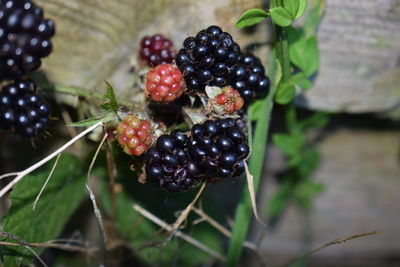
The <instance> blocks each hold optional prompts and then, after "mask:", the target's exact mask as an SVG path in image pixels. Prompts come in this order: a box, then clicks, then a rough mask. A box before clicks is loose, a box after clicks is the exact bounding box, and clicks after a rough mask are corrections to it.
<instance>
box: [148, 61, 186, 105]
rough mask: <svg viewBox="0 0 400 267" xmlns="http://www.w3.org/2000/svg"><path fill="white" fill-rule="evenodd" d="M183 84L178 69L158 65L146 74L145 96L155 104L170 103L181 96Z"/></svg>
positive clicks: (183, 88) (168, 65) (166, 65)
mask: <svg viewBox="0 0 400 267" xmlns="http://www.w3.org/2000/svg"><path fill="white" fill-rule="evenodd" d="M184 83H185V82H184V81H183V78H182V74H181V72H180V71H179V69H178V68H176V67H174V66H172V65H170V64H164V65H159V66H157V67H155V68H154V69H152V70H150V71H149V72H148V73H147V76H146V90H145V95H146V97H148V98H151V99H152V100H153V101H156V102H171V101H173V100H175V99H177V98H178V97H180V96H181V95H182V94H183V92H184V90H185V84H184Z"/></svg>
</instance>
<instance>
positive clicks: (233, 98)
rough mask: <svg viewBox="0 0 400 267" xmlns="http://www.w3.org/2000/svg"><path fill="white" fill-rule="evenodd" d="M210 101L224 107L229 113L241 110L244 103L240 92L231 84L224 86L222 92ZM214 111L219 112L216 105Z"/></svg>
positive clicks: (225, 111) (224, 110)
mask: <svg viewBox="0 0 400 267" xmlns="http://www.w3.org/2000/svg"><path fill="white" fill-rule="evenodd" d="M210 102H211V103H213V102H215V103H216V104H217V105H219V106H221V107H222V110H223V112H224V113H228V114H230V113H233V112H235V111H238V110H240V109H241V108H242V107H243V104H244V101H243V98H242V97H241V96H240V94H239V92H238V91H236V90H235V89H233V88H232V87H230V86H227V87H224V88H223V89H222V92H221V93H220V94H219V95H217V96H216V97H215V98H214V99H213V101H210ZM214 112H217V113H219V112H218V110H216V107H215V108H214Z"/></svg>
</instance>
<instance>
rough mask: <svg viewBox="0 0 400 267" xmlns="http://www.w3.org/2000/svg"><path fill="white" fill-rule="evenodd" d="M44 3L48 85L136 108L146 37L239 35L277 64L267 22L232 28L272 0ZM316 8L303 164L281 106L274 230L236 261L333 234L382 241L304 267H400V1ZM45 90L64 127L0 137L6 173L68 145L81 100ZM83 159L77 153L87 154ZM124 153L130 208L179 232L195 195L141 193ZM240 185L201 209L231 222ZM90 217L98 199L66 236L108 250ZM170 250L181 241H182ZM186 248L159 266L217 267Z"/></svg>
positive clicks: (337, 251) (269, 161)
mask: <svg viewBox="0 0 400 267" xmlns="http://www.w3.org/2000/svg"><path fill="white" fill-rule="evenodd" d="M36 2H37V4H38V5H41V6H43V8H44V10H45V12H46V15H47V16H48V17H50V18H52V19H53V20H54V21H55V22H56V24H57V35H56V37H55V38H54V39H53V40H54V53H53V54H52V55H51V56H50V57H49V58H47V59H45V60H44V65H43V70H42V71H41V72H40V73H37V74H36V76H35V77H36V79H37V80H38V81H40V80H43V77H45V78H46V82H48V81H50V82H51V83H52V84H60V85H69V86H76V87H82V88H88V89H90V90H92V91H95V92H103V90H104V86H103V81H104V80H107V81H109V82H110V83H111V84H113V86H114V88H115V90H116V93H117V94H118V96H119V97H120V98H126V99H130V98H129V96H130V93H131V91H130V90H131V88H129V86H128V87H127V84H129V83H130V81H131V74H130V72H129V69H130V68H131V65H132V61H135V57H136V54H137V51H138V46H139V42H140V39H141V38H142V37H143V36H145V35H152V34H155V33H163V34H164V35H166V36H168V37H169V38H170V39H171V40H173V41H174V43H175V45H176V47H179V46H180V44H181V43H182V42H183V40H184V39H185V38H186V37H187V36H189V35H193V34H195V33H196V32H198V31H199V30H201V29H204V28H206V27H207V26H209V25H212V24H216V25H220V26H221V27H222V28H223V29H224V30H225V31H227V32H230V33H231V35H232V36H233V37H234V39H235V40H236V41H237V42H238V43H239V44H240V45H241V47H242V48H246V49H248V50H250V51H252V52H254V53H255V54H256V55H257V56H259V57H260V58H261V59H262V60H263V61H264V63H265V64H268V60H267V59H268V55H269V48H270V44H271V41H272V39H271V38H272V37H271V28H270V27H271V26H270V25H271V22H270V21H269V20H266V21H264V22H262V23H260V24H258V25H256V26H254V27H250V28H247V29H245V30H239V29H237V28H235V26H234V25H235V21H236V20H237V19H238V18H239V16H240V15H241V14H242V13H243V12H244V11H245V10H247V9H249V8H255V7H258V8H265V7H266V6H268V3H267V2H263V1H258V0H213V1H211V0H203V1H185V0H174V1H172V0H171V1H169V0H152V1H142V0H135V1H129V0H116V1H100V0H69V1H63V0H37V1H36ZM308 8H309V10H310V9H311V8H317V9H318V10H319V11H320V12H319V13H318V14H320V15H321V21H320V24H319V26H318V27H317V29H316V30H317V31H316V32H317V38H318V47H319V50H320V67H319V69H318V71H317V73H316V74H314V75H313V76H312V77H311V81H312V87H311V88H310V89H308V90H300V89H299V90H298V92H297V96H296V99H295V105H296V107H295V111H296V113H297V117H298V122H299V123H300V122H303V124H302V125H303V126H304V125H306V126H304V127H303V128H302V129H303V132H302V134H304V140H303V143H302V147H303V148H304V149H303V150H302V151H303V152H302V153H303V154H301V155H300V157H301V159H300V160H299V162H300V163H299V164H298V165H296V166H295V167H290V166H289V165H288V162H289V161H290V160H291V159H292V155H290V152H289V153H285V151H284V150H282V147H281V146H280V143H279V142H278V141H277V140H274V138H273V136H274V135H276V134H278V135H279V134H284V133H286V132H287V131H288V128H290V126H288V125H287V121H286V120H285V118H286V117H287V116H288V114H290V112H292V111H291V110H289V109H288V108H287V107H284V106H280V105H275V107H274V110H273V113H272V118H271V128H270V134H269V137H268V138H269V139H268V140H269V141H268V147H267V154H266V157H265V163H264V170H263V176H262V180H261V185H260V189H259V193H258V203H259V204H258V205H259V212H260V215H261V217H262V218H263V220H264V221H266V222H267V224H268V228H267V229H265V228H263V227H262V226H261V225H260V224H259V223H258V222H256V221H254V222H253V223H252V225H251V229H250V233H249V237H248V240H250V241H252V242H255V243H256V244H257V245H258V247H259V252H260V255H259V256H255V255H254V253H252V252H251V251H249V250H247V249H246V250H245V253H244V255H243V257H242V260H241V264H242V266H259V265H260V262H261V263H262V262H264V263H267V264H268V266H281V265H282V264H285V263H288V262H289V261H290V260H291V259H294V258H296V257H298V256H299V255H301V254H302V253H305V252H307V251H310V250H312V249H314V248H317V247H319V246H321V245H323V244H325V243H327V242H330V241H333V240H335V239H337V238H342V237H345V236H350V235H355V234H361V233H366V232H371V231H382V233H381V234H379V235H373V236H368V237H363V238H359V239H355V240H350V241H348V242H345V243H343V244H338V245H334V246H330V247H327V248H325V249H323V250H321V251H319V252H317V253H315V254H313V255H312V256H311V257H309V258H307V259H305V260H303V261H300V262H297V263H296V264H297V266H400V242H399V241H400V228H399V219H400V206H399V205H398V203H400V194H399V192H398V191H399V189H400V134H399V133H400V132H399V130H400V1H398V0H379V1H378V0H363V1H356V0H352V1H322V0H310V1H309V7H308ZM308 14H309V13H306V14H305V17H307V15H308ZM303 22H304V19H301V20H300V21H299V22H296V23H297V24H296V26H298V27H301V26H302V23H303ZM45 93H46V92H45ZM46 94H47V96H48V97H49V99H52V100H51V102H52V104H53V106H56V103H57V105H58V108H55V112H56V113H57V116H58V118H59V120H58V121H56V122H55V123H53V125H52V127H51V128H50V133H51V135H52V136H51V137H49V138H47V140H38V141H37V142H36V145H35V148H32V146H31V144H30V142H21V141H17V140H15V139H14V138H12V137H10V136H8V135H6V134H5V133H1V134H0V145H1V150H0V170H1V172H0V173H6V172H10V171H15V170H19V169H23V168H25V167H26V166H28V164H29V163H30V162H32V159H37V158H39V157H40V156H42V155H45V154H46V153H48V152H49V151H52V150H53V148H54V147H57V146H59V145H60V144H62V143H64V142H65V140H68V138H70V137H69V133H68V132H67V131H66V130H65V128H64V127H63V125H64V124H65V122H64V121H63V119H62V118H63V115H62V110H68V111H69V112H70V113H71V114H75V115H72V118H73V119H75V118H76V119H77V118H79V112H77V110H78V109H79V108H80V105H81V104H80V98H78V97H72V96H66V95H60V94H52V93H46ZM266 119H267V118H266ZM49 144H51V146H50V145H49ZM77 151H79V150H74V153H75V154H79V152H78V153H77ZM286 152H287V151H286ZM21 155H24V156H23V157H21ZM28 155H29V156H28ZM120 157H121V159H120V160H119V161H118V165H119V166H118V167H119V168H121V169H122V170H121V171H120V174H121V177H120V179H121V180H120V183H121V184H122V185H123V188H124V189H126V191H128V192H129V194H130V196H132V198H133V199H135V201H139V202H140V203H142V204H143V205H145V206H146V207H147V208H148V209H149V210H151V211H153V212H154V213H156V214H158V215H159V217H161V218H163V219H164V220H166V221H170V222H172V221H173V218H174V211H176V210H179V209H181V208H183V207H185V206H186V204H185V203H187V202H184V201H187V200H189V199H191V198H193V193H188V194H183V195H182V194H181V195H179V196H177V197H175V195H173V194H166V193H163V192H159V191H155V190H154V189H153V188H151V187H150V186H144V185H141V184H139V183H137V182H136V181H135V180H136V179H133V178H130V179H128V178H129V176H131V174H129V169H128V168H127V167H126V166H128V165H129V159H128V158H127V157H124V156H123V155H120ZM99 162H101V160H99ZM123 162H126V165H124V164H123ZM99 164H100V163H99ZM304 169H305V170H304ZM99 176H101V174H99ZM132 177H133V175H132ZM297 181H300V182H297ZM241 184H242V183H241V182H240V181H236V182H233V183H229V182H226V183H220V184H217V185H215V186H213V187H212V188H211V187H210V188H209V189H208V191H207V192H206V195H205V196H204V200H203V205H204V209H205V210H206V211H208V212H209V214H210V215H211V216H212V217H214V218H215V219H217V220H218V221H219V222H220V223H222V224H223V225H225V226H226V227H229V225H230V222H232V218H233V217H234V212H235V207H236V204H237V202H238V199H239V196H240V193H241ZM100 187H101V186H100ZM149 192H151V193H149ZM221 192H224V194H221ZM129 194H128V195H129ZM8 205H9V203H7V201H2V208H1V214H4V213H5V211H6V209H7V207H8ZM104 206H105V207H106V206H107V205H106V204H104ZM91 209H92V207H91V204H90V201H89V200H85V201H84V203H83V205H82V206H81V207H80V208H79V210H78V211H77V212H76V214H75V215H74V216H73V217H72V220H70V222H69V224H68V226H67V227H66V229H65V230H64V232H63V236H65V237H70V236H71V235H73V233H76V232H79V234H78V235H79V236H80V237H81V238H82V239H83V240H85V242H89V243H92V244H96V242H99V241H98V238H99V236H98V229H97V225H96V220H95V218H94V216H93V215H92V214H91ZM104 209H105V210H107V208H104ZM88 211H89V212H88ZM127 216H129V213H128V214H127ZM136 216H137V215H136ZM106 217H107V216H106ZM193 219H194V218H193ZM202 224H204V223H202ZM202 224H199V225H202ZM153 227H154V226H153ZM200 228H201V227H200ZM203 228H204V229H203ZM203 228H201V229H202V230H201V231H203V233H204V234H203V237H204V240H208V241H207V242H209V243H210V244H216V245H215V247H216V250H220V251H221V253H222V254H224V251H226V247H227V244H228V239H226V238H224V237H223V236H222V235H220V234H212V233H213V232H212V231H211V230H210V229H208V228H207V227H203ZM154 229H157V228H154ZM155 231H156V230H154V233H155V234H156V232H155ZM190 231H192V230H190ZM193 231H194V230H193ZM210 231H211V232H210ZM206 232H207V233H206ZM197 235H198V236H201V235H202V233H197ZM125 237H126V236H125ZM125 237H124V236H122V239H124V238H125ZM199 238H200V237H199ZM146 239H147V241H151V240H152V239H151V238H150V239H149V238H148V237H146ZM200 239H201V238H200ZM172 242H176V241H175V239H174V240H173V241H172ZM205 242H206V241H205ZM207 242H206V243H207ZM187 246H189V245H187V244H186V245H185V244H181V245H178V246H177V248H175V250H174V249H172V250H173V253H172V255H175V258H174V257H172V259H175V260H168V261H167V262H168V264H167V263H163V261H162V260H161V258H162V257H161V256H159V257H160V258H157V259H158V260H156V261H152V263H151V264H150V265H156V266H189V265H193V266H214V265H215V266H218V265H219V263H218V262H216V261H214V260H212V259H210V258H209V257H207V256H204V255H202V258H200V259H199V260H198V261H195V260H194V259H190V255H192V254H186V255H185V256H184V257H183V256H182V255H181V254H180V253H194V254H196V253H197V251H196V250H191V251H192V252H184V250H180V249H181V248H182V247H184V248H187ZM210 246H213V245H210ZM189 251H190V250H189ZM132 254H133V255H134V256H132ZM161 254H162V253H161ZM127 255H129V256H127ZM135 255H136V251H135V253H131V252H129V253H128V252H126V250H124V249H122V250H120V251H117V252H115V251H114V252H112V253H111V257H115V262H114V264H111V265H115V266H136V265H139V263H138V261H136V257H135ZM179 255H180V256H179ZM181 256H182V257H183V258H180V257H181ZM44 257H45V259H47V260H49V261H50V262H53V264H52V266H80V265H81V266H85V265H90V266H94V265H95V263H96V259H94V258H91V259H90V260H88V259H87V257H85V256H84V255H80V254H79V255H78V254H76V253H75V254H74V253H64V252H63V253H60V252H56V251H53V250H46V252H45V254H44ZM187 258H188V259H187ZM260 258H261V261H260ZM118 260H119V261H118Z"/></svg>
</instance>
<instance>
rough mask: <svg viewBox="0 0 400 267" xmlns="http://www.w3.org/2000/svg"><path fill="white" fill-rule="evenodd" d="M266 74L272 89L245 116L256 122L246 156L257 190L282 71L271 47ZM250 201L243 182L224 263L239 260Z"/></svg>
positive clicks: (250, 210) (232, 264) (245, 231)
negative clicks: (274, 97)
mask: <svg viewBox="0 0 400 267" xmlns="http://www.w3.org/2000/svg"><path fill="white" fill-rule="evenodd" d="M269 62H270V64H269V74H270V77H271V84H272V88H271V92H270V93H269V95H268V96H267V97H265V98H264V99H262V100H261V101H262V102H261V103H262V104H257V105H261V106H260V107H259V108H257V109H258V110H257V111H256V112H257V113H258V115H256V116H255V115H254V114H251V112H253V111H254V110H255V109H254V108H253V109H249V111H248V112H249V114H248V116H249V117H250V118H254V117H257V124H256V128H255V131H254V138H253V139H252V142H251V144H252V153H251V155H250V159H249V171H250V173H251V174H252V175H253V176H254V191H255V192H257V190H258V185H259V183H260V179H261V173H262V167H263V165H264V154H265V146H266V142H267V136H268V128H269V120H270V116H271V111H272V107H273V95H274V91H275V88H276V86H277V83H278V81H279V80H280V77H281V75H282V73H280V72H277V70H278V65H277V60H276V58H275V52H274V51H273V52H272V53H271V55H270V59H269ZM251 214H252V205H251V199H250V194H249V191H248V188H247V186H243V191H242V194H241V198H240V201H239V204H238V206H237V208H236V215H235V223H234V226H233V232H232V237H231V239H230V243H229V249H228V257H227V261H226V263H225V266H236V265H237V264H238V262H239V259H240V256H241V252H242V249H243V242H244V240H245V238H246V235H247V231H248V228H249V225H250V221H251V217H252V216H251Z"/></svg>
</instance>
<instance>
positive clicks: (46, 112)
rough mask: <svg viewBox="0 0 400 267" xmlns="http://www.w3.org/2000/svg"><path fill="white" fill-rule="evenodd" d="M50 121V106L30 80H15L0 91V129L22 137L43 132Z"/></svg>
mask: <svg viewBox="0 0 400 267" xmlns="http://www.w3.org/2000/svg"><path fill="white" fill-rule="evenodd" d="M49 122H50V108H49V106H48V105H47V103H45V102H44V101H43V99H41V97H40V96H39V95H38V94H37V93H36V86H35V84H34V83H33V82H31V81H16V82H14V83H11V84H8V85H6V86H4V87H3V88H1V91H0V129H3V130H10V131H12V132H14V133H15V134H16V135H17V136H19V137H22V138H33V137H35V136H37V135H39V134H41V133H43V132H44V131H45V130H46V129H47V126H48V124H49Z"/></svg>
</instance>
